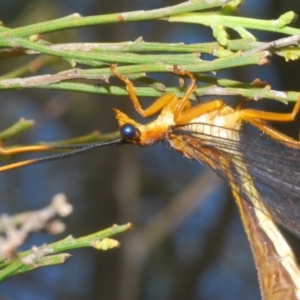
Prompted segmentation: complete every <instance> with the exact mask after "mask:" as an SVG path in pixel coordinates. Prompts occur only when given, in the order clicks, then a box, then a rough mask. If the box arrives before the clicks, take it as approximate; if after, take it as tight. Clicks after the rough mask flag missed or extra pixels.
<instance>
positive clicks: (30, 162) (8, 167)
mask: <svg viewBox="0 0 300 300" xmlns="http://www.w3.org/2000/svg"><path fill="white" fill-rule="evenodd" d="M122 144H127V142H126V141H125V140H123V139H117V140H113V141H108V142H100V143H90V144H78V145H61V146H53V147H51V146H50V147H49V150H51V149H62V150H63V149H76V150H74V151H71V152H67V153H63V154H57V155H51V156H46V157H41V158H33V159H28V160H23V161H20V162H16V163H12V164H9V165H6V166H3V167H0V172H5V171H8V170H12V169H17V168H22V167H25V166H30V165H35V164H39V163H43V162H48V161H51V160H58V159H61V158H67V157H71V156H75V155H78V154H80V153H83V152H86V151H89V150H92V149H95V148H100V147H105V146H112V145H122Z"/></svg>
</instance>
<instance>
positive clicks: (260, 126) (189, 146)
mask: <svg viewBox="0 0 300 300" xmlns="http://www.w3.org/2000/svg"><path fill="white" fill-rule="evenodd" d="M111 70H112V72H113V74H114V75H115V76H116V77H117V78H119V79H120V80H121V81H123V82H124V83H125V84H126V88H127V91H128V93H129V96H130V99H131V101H132V103H133V105H134V108H135V109H136V111H137V112H138V113H139V114H140V115H141V116H143V117H145V118H147V117H150V116H152V115H154V114H156V113H158V112H160V114H159V115H158V117H157V119H155V120H154V121H152V122H150V123H148V124H146V125H142V124H139V123H137V122H136V121H134V120H132V119H131V118H129V117H128V116H127V115H126V114H124V113H123V112H121V111H119V110H117V109H115V113H116V118H117V120H118V123H119V127H120V133H121V137H122V138H121V139H119V140H115V141H111V142H105V143H92V144H87V145H66V146H58V147H52V146H32V147H23V148H22V147H21V148H17V149H15V150H7V151H4V150H1V149H0V153H1V152H2V153H7V154H13V153H15V152H16V151H18V152H27V151H28V152H29V151H44V150H50V149H57V148H59V149H65V150H68V149H75V150H73V151H71V152H67V153H64V154H58V155H54V156H51V157H46V158H40V159H31V160H27V161H23V162H18V163H14V164H10V165H7V166H3V167H0V172H3V171H7V170H11V169H14V168H18V167H22V166H26V165H31V164H35V163H40V162H44V161H49V160H56V159H60V158H64V157H68V156H73V155H76V154H79V153H82V152H85V151H87V150H90V149H93V148H97V147H101V146H109V145H116V144H124V143H131V144H136V145H139V146H149V145H151V144H153V143H156V142H159V141H162V140H167V141H168V142H169V143H170V145H171V146H172V147H173V148H175V149H176V150H178V151H180V152H181V153H182V154H183V155H184V156H186V157H188V158H190V159H196V160H198V161H199V162H201V163H202V164H204V165H207V166H208V167H210V168H211V169H212V170H214V171H215V172H217V173H218V174H219V175H220V176H222V177H223V178H224V179H225V180H227V181H228V183H229V185H230V187H231V189H232V192H233V195H234V198H235V200H236V203H237V205H238V208H239V211H240V214H241V217H242V221H243V224H244V227H245V231H246V233H247V236H248V239H249V241H250V245H251V248H252V252H253V256H254V260H255V264H256V267H257V270H258V275H259V279H260V287H261V292H262V296H263V299H272V300H273V299H299V298H300V271H299V268H298V266H297V263H296V259H295V257H294V254H293V252H292V250H291V249H290V247H289V246H288V244H287V243H286V242H285V239H284V238H283V236H282V235H281V233H280V231H279V230H278V229H277V227H276V224H275V223H274V221H275V222H277V223H279V224H280V225H282V226H284V227H285V228H287V229H288V230H290V231H291V232H292V233H293V234H295V235H296V236H298V237H300V221H299V219H300V205H299V200H300V156H299V154H300V142H299V141H296V140H294V139H292V138H290V137H288V136H286V135H284V134H283V133H281V132H279V131H277V130H275V129H274V128H272V127H271V126H270V125H269V124H268V123H267V121H277V122H290V121H293V120H294V118H295V116H296V115H297V113H298V112H299V110H300V98H299V100H298V101H297V102H296V104H295V106H294V109H293V111H292V112H291V113H272V112H265V111H259V110H253V109H243V107H242V105H239V107H238V108H237V109H233V108H231V107H229V106H227V105H226V104H225V103H224V102H223V100H212V101H209V102H205V103H201V104H198V105H196V106H192V104H191V102H190V96H191V95H192V93H193V92H194V90H195V88H196V87H197V85H196V79H195V77H194V75H193V74H192V73H190V72H188V71H186V70H181V69H179V68H178V67H176V66H175V67H174V73H176V74H178V75H181V76H187V77H189V79H190V80H191V84H190V86H189V87H188V88H187V90H186V92H185V94H184V96H183V97H182V98H178V97H177V96H176V95H175V94H171V93H167V94H165V95H163V96H161V97H160V98H158V99H157V100H156V101H155V102H154V103H152V104H151V105H150V106H149V107H148V108H146V109H143V108H142V106H141V104H140V102H139V100H138V98H137V96H136V94H135V91H134V87H133V84H132V82H131V81H130V80H129V79H128V78H127V77H125V76H124V75H121V74H119V73H118V72H117V70H116V68H115V66H111ZM247 124H249V125H251V127H253V128H254V129H255V130H256V131H257V132H253V131H247V128H246V127H247V126H246V125H247ZM13 151H15V152H13Z"/></svg>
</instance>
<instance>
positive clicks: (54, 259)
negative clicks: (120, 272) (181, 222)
mask: <svg viewBox="0 0 300 300" xmlns="http://www.w3.org/2000/svg"><path fill="white" fill-rule="evenodd" d="M131 228H132V225H131V224H130V223H127V224H125V225H121V226H118V225H113V226H112V227H109V228H107V229H105V230H101V231H99V232H96V233H93V234H90V235H87V236H84V237H80V238H77V239H75V238H73V237H67V238H65V239H63V240H61V241H58V242H56V243H53V244H50V245H47V247H48V248H49V253H51V255H46V256H44V257H42V258H38V259H36V260H35V262H34V263H33V264H25V263H24V262H23V261H22V258H25V257H26V256H28V255H30V254H31V253H32V250H28V251H24V252H21V253H19V255H18V258H16V259H12V260H9V261H5V262H4V261H3V260H2V261H0V267H1V268H2V270H1V271H0V282H1V281H3V280H5V279H7V278H8V277H11V276H13V275H16V274H20V273H22V272H26V271H30V270H33V269H36V268H39V267H45V266H49V265H54V264H61V263H64V262H65V260H66V259H67V258H68V257H69V256H70V255H69V254H65V253H62V254H59V255H57V253H59V252H62V251H68V250H72V249H76V248H83V247H93V248H96V249H99V250H107V248H106V246H105V244H104V245H101V243H99V241H100V242H101V241H102V240H104V239H106V238H108V237H112V236H114V235H117V234H120V233H122V232H124V231H126V230H129V229H131ZM116 246H117V244H115V245H114V244H112V245H111V248H113V247H116Z"/></svg>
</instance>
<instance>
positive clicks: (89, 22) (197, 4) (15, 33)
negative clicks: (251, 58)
mask: <svg viewBox="0 0 300 300" xmlns="http://www.w3.org/2000/svg"><path fill="white" fill-rule="evenodd" d="M223 5H224V1H223V0H210V1H206V0H198V1H195V0H194V1H186V2H184V3H181V4H178V5H174V6H169V7H165V8H160V9H153V10H149V11H143V10H141V11H134V12H127V13H115V14H107V15H100V16H90V17H82V16H80V15H79V14H73V15H71V16H67V17H64V18H60V19H56V20H52V21H47V22H42V23H37V24H33V25H28V26H24V27H21V28H16V29H11V30H5V31H4V32H1V31H0V39H1V38H5V37H28V36H31V35H34V34H43V33H48V32H53V31H57V30H62V29H67V28H77V27H84V26H93V25H97V24H108V23H119V22H125V21H126V22H133V21H144V20H151V19H160V18H164V17H168V16H170V15H173V14H182V13H187V12H191V11H196V10H204V9H209V8H216V7H222V6H223Z"/></svg>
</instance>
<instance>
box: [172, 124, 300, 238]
mask: <svg viewBox="0 0 300 300" xmlns="http://www.w3.org/2000/svg"><path fill="white" fill-rule="evenodd" d="M195 125H197V126H204V125H205V126H211V132H214V133H216V132H220V134H219V135H217V134H214V135H213V136H212V135H209V134H204V133H199V131H198V130H195V128H197V126H195ZM248 127H250V126H246V127H245V128H244V129H243V130H241V132H237V131H235V130H232V129H227V128H221V127H220V128H219V130H218V127H217V126H213V125H208V124H187V125H180V126H174V127H173V128H172V130H171V131H172V134H175V135H176V136H177V138H179V139H180V141H181V145H182V147H183V148H184V150H185V151H186V152H187V153H189V155H190V156H191V153H192V155H193V157H194V158H195V159H197V160H198V161H200V162H201V163H203V164H204V165H207V166H208V167H210V168H211V169H213V170H214V171H215V172H217V173H218V174H219V175H220V176H221V177H223V178H224V179H225V180H227V181H230V183H231V188H232V189H234V190H235V192H237V193H239V195H240V196H241V198H243V199H245V200H247V201H249V203H253V199H254V198H255V200H257V201H260V200H261V201H263V202H264V204H265V205H266V207H267V208H268V210H269V211H270V214H271V215H272V217H273V218H274V219H275V221H276V222H278V223H279V224H281V225H282V226H284V227H285V228H287V229H288V230H290V231H291V232H292V233H294V234H295V235H297V236H298V237H300V150H299V149H295V148H293V147H292V145H291V146H289V145H288V144H283V143H281V142H279V141H277V140H274V139H272V138H270V137H269V136H267V135H266V134H262V133H260V132H253V131H252V128H251V129H250V130H249V128H248ZM224 130H225V131H227V133H226V134H224ZM206 132H207V131H206ZM221 136H223V137H221ZM226 136H238V137H239V138H238V139H228V138H226ZM232 181H233V182H232ZM251 184H253V185H254V187H253V188H252V189H249V188H247V189H246V186H249V185H251ZM251 191H252V192H251Z"/></svg>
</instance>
